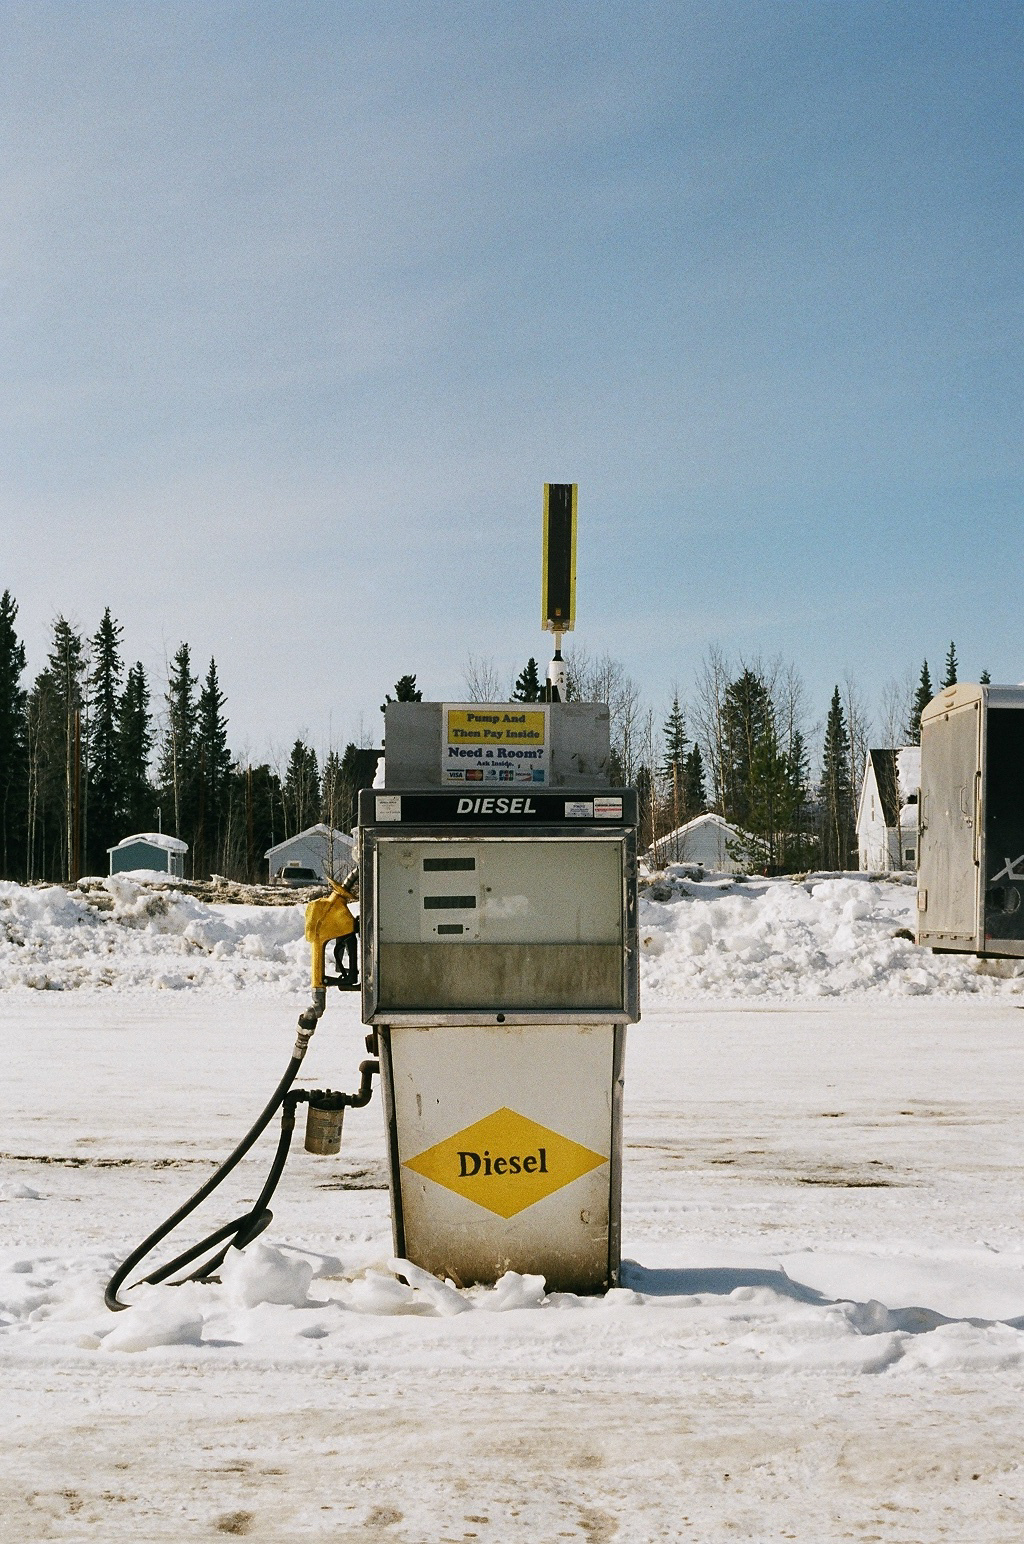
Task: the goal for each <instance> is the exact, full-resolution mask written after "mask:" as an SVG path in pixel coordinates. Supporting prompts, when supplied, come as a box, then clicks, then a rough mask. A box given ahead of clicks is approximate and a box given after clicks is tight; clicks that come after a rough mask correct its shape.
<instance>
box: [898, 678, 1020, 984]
mask: <svg viewBox="0 0 1024 1544" xmlns="http://www.w3.org/2000/svg"><path fill="white" fill-rule="evenodd" d="M918 850H919V864H918V891H917V908H918V911H917V915H918V925H917V941H918V943H920V944H926V945H928V946H930V947H931V948H932V949H949V950H964V951H965V952H967V953H971V954H984V955H1024V687H1020V686H972V685H967V684H964V683H961V682H958V683H957V684H956V685H955V686H950V687H948V688H947V689H946V690H945V691H942V692H940V693H939V695H938V696H937V697H935V698H933V699H932V701H931V702H930V703H929V704H928V706H927V707H926V708H925V710H924V712H923V713H922V715H921V799H920V833H919V846H918Z"/></svg>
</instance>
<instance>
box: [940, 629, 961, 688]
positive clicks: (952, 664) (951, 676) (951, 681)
mask: <svg viewBox="0 0 1024 1544" xmlns="http://www.w3.org/2000/svg"><path fill="white" fill-rule="evenodd" d="M957 669H958V661H957V657H956V644H955V643H953V642H952V641H951V642H950V645H949V650H948V652H947V654H946V673H945V675H944V676H943V678H942V686H941V688H940V689H941V690H942V691H945V689H946V687H947V686H955V685H956V673H957Z"/></svg>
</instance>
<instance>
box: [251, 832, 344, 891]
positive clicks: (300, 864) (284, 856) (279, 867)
mask: <svg viewBox="0 0 1024 1544" xmlns="http://www.w3.org/2000/svg"><path fill="white" fill-rule="evenodd" d="M355 846H356V844H355V842H354V841H353V839H352V837H350V836H346V835H345V833H344V831H336V830H334V828H333V827H331V826H326V825H319V826H310V827H309V829H308V831H300V832H298V834H297V835H296V836H290V837H288V839H287V841H284V842H278V844H277V846H276V847H268V849H267V851H266V852H265V853H264V854H263V856H264V857H265V858H266V860H267V862H268V864H269V865H270V878H271V880H272V881H273V880H275V879H285V880H287V878H288V870H289V869H293V870H295V869H297V870H300V871H302V878H303V879H307V880H308V882H309V883H310V884H318V883H319V882H321V881H322V880H324V879H344V878H345V875H346V874H348V873H351V871H352V869H353V868H354V867H355ZM310 875H312V878H309V876H310Z"/></svg>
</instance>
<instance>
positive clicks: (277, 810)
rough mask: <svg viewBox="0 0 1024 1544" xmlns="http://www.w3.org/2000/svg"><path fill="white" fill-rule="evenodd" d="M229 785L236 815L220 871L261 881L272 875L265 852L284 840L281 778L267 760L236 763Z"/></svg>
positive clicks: (231, 803)
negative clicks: (240, 764)
mask: <svg viewBox="0 0 1024 1544" xmlns="http://www.w3.org/2000/svg"><path fill="white" fill-rule="evenodd" d="M228 787H229V808H230V810H231V811H232V816H233V818H232V819H231V820H230V822H229V834H228V835H226V836H225V839H224V841H223V843H222V848H221V857H220V859H219V864H220V872H223V873H224V874H226V875H228V877H229V878H231V879H245V880H248V882H249V883H250V884H258V883H259V882H260V880H263V881H265V880H266V879H267V877H268V875H267V865H266V860H265V857H264V854H265V853H266V852H267V850H268V849H269V848H271V847H276V845H277V843H278V842H280V841H283V839H284V830H283V828H282V822H281V800H282V795H281V780H280V778H279V777H278V776H277V773H276V772H274V771H273V769H272V768H271V767H268V766H267V765H266V763H263V764H261V765H259V766H234V767H232V769H231V771H230V773H229V776H228Z"/></svg>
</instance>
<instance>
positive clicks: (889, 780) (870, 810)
mask: <svg viewBox="0 0 1024 1544" xmlns="http://www.w3.org/2000/svg"><path fill="white" fill-rule="evenodd" d="M920 788H921V747H920V746H919V745H902V746H899V747H889V748H882V749H879V750H873V751H868V755H867V761H866V763H865V766H864V785H863V787H862V788H861V792H860V803H859V805H858V807H857V853H858V862H859V865H860V868H861V870H862V871H863V872H865V873H882V874H889V873H893V872H898V871H899V870H901V869H911V870H912V869H916V868H917V817H918V809H917V801H918V796H919V793H920Z"/></svg>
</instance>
